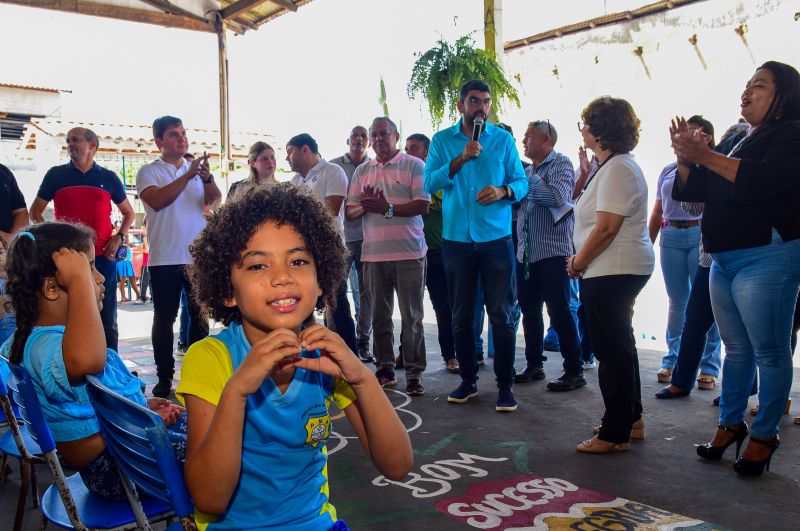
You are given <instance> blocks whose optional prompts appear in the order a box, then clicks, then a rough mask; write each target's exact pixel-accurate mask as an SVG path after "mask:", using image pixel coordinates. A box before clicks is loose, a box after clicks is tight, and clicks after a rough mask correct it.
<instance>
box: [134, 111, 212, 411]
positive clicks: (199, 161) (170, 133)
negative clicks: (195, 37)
mask: <svg viewBox="0 0 800 531" xmlns="http://www.w3.org/2000/svg"><path fill="white" fill-rule="evenodd" d="M153 138H154V139H155V143H156V146H158V148H159V150H161V157H159V158H158V159H157V160H155V161H154V162H152V163H150V164H147V165H145V166H142V168H141V169H139V173H138V174H137V175H136V190H137V191H138V193H139V197H140V198H141V199H142V202H143V203H144V208H145V212H146V214H147V239H148V241H149V243H150V259H149V262H148V269H149V271H150V285H151V287H152V290H153V329H152V342H153V353H154V355H155V362H156V369H157V372H158V383H157V384H156V385H155V386H154V387H153V395H155V396H160V397H166V396H167V395H169V392H170V390H171V388H172V376H173V374H174V373H175V358H174V357H173V350H172V346H173V340H174V336H173V332H172V327H173V325H174V324H175V318H176V317H177V315H178V308H179V306H180V301H181V292H186V293H187V295H188V294H189V292H190V291H191V288H190V286H189V281H188V280H187V278H186V272H185V268H186V266H187V265H188V264H189V263H190V262H191V255H190V254H189V244H190V243H191V242H192V241H193V240H194V239H195V238H196V237H197V235H198V234H200V231H201V230H202V229H203V227H205V226H206V218H205V216H204V215H203V213H204V210H205V207H206V205H210V204H212V203H213V202H214V201H216V200H217V199H219V198H220V197H221V195H222V194H221V193H220V191H219V188H218V187H217V185H216V183H214V176H213V175H211V173H210V172H209V169H208V156H207V155H203V156H202V157H197V158H196V159H195V160H194V161H192V162H189V161H188V160H186V159H184V158H183V156H184V155H185V154H186V152H187V151H188V150H189V140H188V139H187V137H186V129H184V128H183V123H182V122H181V120H180V118H175V117H174V116H162V117H160V118H156V120H155V121H154V122H153ZM188 300H189V341H188V345H191V344H192V343H194V342H195V341H198V340H200V339H203V338H204V337H205V336H207V335H208V323H207V322H205V321H204V320H203V319H202V318H201V316H200V309H199V307H198V306H197V305H196V304H195V303H194V301H193V300H192V297H188Z"/></svg>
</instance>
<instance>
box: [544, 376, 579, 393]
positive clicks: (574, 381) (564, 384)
mask: <svg viewBox="0 0 800 531" xmlns="http://www.w3.org/2000/svg"><path fill="white" fill-rule="evenodd" d="M584 385H586V378H584V377H583V374H567V373H564V374H562V375H561V376H559V377H558V378H557V379H555V380H553V381H551V382H547V388H548V389H550V390H551V391H573V390H575V389H577V388H579V387H583V386H584Z"/></svg>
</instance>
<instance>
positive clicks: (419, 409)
mask: <svg viewBox="0 0 800 531" xmlns="http://www.w3.org/2000/svg"><path fill="white" fill-rule="evenodd" d="M425 327H426V344H427V348H428V363H429V365H428V370H427V372H426V373H425V376H424V384H425V387H426V391H427V392H426V394H425V396H423V397H416V398H413V399H411V398H409V397H407V396H406V395H405V394H404V393H402V392H401V391H402V390H403V389H404V385H405V381H404V378H403V375H402V374H399V375H398V377H399V380H400V383H399V385H398V387H397V388H396V390H390V391H388V394H389V396H390V397H391V399H392V402H393V403H394V404H395V407H396V409H397V411H398V414H399V415H400V417H401V419H402V420H403V422H404V423H405V425H406V426H407V428H408V429H409V432H410V436H411V441H412V444H413V447H414V452H415V463H414V468H413V470H412V474H411V475H409V477H408V478H406V480H405V482H402V483H397V484H393V483H391V482H388V481H386V480H385V479H383V478H382V477H380V475H379V473H378V472H377V470H376V469H375V468H374V467H373V466H372V464H371V463H370V462H369V461H368V460H367V458H366V457H365V454H364V452H363V450H362V449H361V448H360V445H359V444H358V442H357V441H356V440H354V439H353V438H352V432H351V430H350V429H349V425H348V424H347V423H346V421H344V420H335V421H334V425H333V431H334V433H333V434H332V437H331V439H330V441H329V444H328V447H329V452H330V454H331V457H330V464H329V471H330V476H331V500H332V502H333V503H334V505H335V506H336V507H337V509H338V511H339V516H340V518H343V519H344V520H346V521H347V522H348V524H349V525H350V526H351V528H353V529H370V530H372V529H375V530H377V529H380V530H407V529H420V528H421V529H437V530H439V529H441V530H449V529H470V528H481V529H518V530H520V529H531V530H532V529H585V530H588V529H614V530H616V529H676V528H681V529H692V530H698V531H699V530H711V529H736V530H748V529H770V530H772V529H775V530H778V529H781V530H783V529H786V530H796V529H800V426H794V425H792V419H793V418H794V416H795V415H800V370H798V369H795V380H794V381H795V384H794V386H793V388H792V396H793V397H794V402H795V404H794V406H793V408H792V414H791V415H787V416H784V418H783V420H782V423H781V428H782V441H781V447H780V449H779V450H778V451H777V453H776V454H775V458H774V460H773V463H772V466H773V469H772V470H771V471H770V472H768V473H766V474H765V475H764V477H762V478H759V479H744V478H740V477H738V476H737V475H736V474H735V473H734V471H733V468H732V460H733V451H732V449H731V450H730V451H729V453H728V454H726V455H725V457H724V458H723V460H722V461H721V462H719V463H709V462H704V461H702V460H701V459H700V458H698V457H697V456H696V454H695V449H694V446H695V445H696V444H698V443H703V442H706V441H707V440H709V438H710V437H711V436H712V435H713V432H714V429H715V426H716V424H717V422H718V409H717V408H716V407H714V406H713V405H712V403H711V401H712V399H713V398H714V397H715V396H716V392H715V391H695V392H694V393H693V394H692V395H691V396H690V397H688V398H683V399H675V400H668V401H661V400H656V399H655V398H654V397H653V393H654V392H655V391H656V390H658V389H659V388H660V387H661V385H660V384H658V383H657V382H656V377H655V372H656V370H657V368H658V364H659V361H660V359H661V356H662V353H661V352H657V351H652V350H641V351H640V363H641V371H642V395H643V396H642V399H643V402H644V407H645V417H644V418H645V425H646V439H645V440H644V441H639V442H635V443H632V444H631V448H630V451H629V452H627V453H613V454H610V455H585V454H580V453H577V452H576V451H575V445H576V444H577V443H578V442H580V441H581V440H583V439H587V438H589V437H591V428H592V426H594V425H595V424H597V422H598V420H599V418H600V416H601V413H602V398H601V396H600V391H599V388H598V385H597V372H596V371H592V370H589V371H587V372H586V377H587V380H588V385H587V386H586V387H585V388H582V389H579V390H576V391H573V392H569V393H554V392H550V391H547V390H546V388H545V383H544V382H541V381H540V382H533V383H528V384H520V385H517V386H515V393H516V396H517V399H518V401H519V403H520V406H519V409H518V410H517V411H516V412H514V413H509V414H498V413H496V412H495V411H494V401H495V386H494V375H493V371H492V369H491V360H487V366H486V367H485V368H483V369H482V370H481V373H480V377H481V379H480V381H479V390H480V394H479V396H478V397H477V398H476V399H472V400H470V401H469V402H467V403H466V404H462V405H455V404H449V403H447V393H448V392H449V391H451V390H452V389H453V388H455V386H456V385H457V384H458V381H459V378H458V376H457V375H452V374H449V373H447V372H446V371H445V370H444V366H443V364H442V362H441V358H440V357H439V350H438V344H437V343H436V336H435V334H436V329H435V326H433V325H430V324H428V323H426V325H425ZM395 328H396V330H399V322H398V323H396V326H395ZM147 347H149V340H147V339H140V340H132V341H128V342H126V343H125V346H124V347H121V349H120V350H121V351H122V353H123V358H129V360H132V361H131V362H130V364H132V365H137V366H138V368H139V369H140V374H141V373H142V372H144V375H143V376H144V379H145V380H146V381H148V382H152V381H153V378H152V369H153V367H152V352H150V353H149V356H148V350H147ZM523 366H524V356H523V342H522V336H521V335H520V336H518V347H517V368H518V369H521V368H522V367H523ZM545 369H546V371H547V374H548V377H553V378H555V377H557V376H558V375H559V374H560V356H559V355H558V354H557V353H555V354H552V355H550V356H549V360H548V361H547V362H546V365H545ZM148 391H149V390H148ZM753 403H755V400H754V399H751V405H752V404H753ZM12 467H13V468H14V473H13V474H12V475H10V476H9V477H8V481H7V484H6V486H5V488H4V489H3V490H2V492H0V529H11V523H12V521H13V514H14V508H15V504H16V496H17V489H18V484H19V473H18V471H17V465H16V463H12ZM39 480H40V481H39V483H40V485H41V486H42V488H44V487H46V485H47V484H49V482H50V478H49V474H48V471H47V469H46V468H44V467H40V469H39ZM38 523H39V513H38V510H36V509H30V508H29V510H28V511H27V515H26V521H25V529H38ZM51 527H52V526H51ZM157 529H158V528H157Z"/></svg>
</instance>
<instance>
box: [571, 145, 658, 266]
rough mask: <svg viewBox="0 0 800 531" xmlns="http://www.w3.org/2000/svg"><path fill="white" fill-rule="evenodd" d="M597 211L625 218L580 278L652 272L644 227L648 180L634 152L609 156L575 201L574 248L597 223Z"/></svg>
mask: <svg viewBox="0 0 800 531" xmlns="http://www.w3.org/2000/svg"><path fill="white" fill-rule="evenodd" d="M597 212H610V213H612V214H618V215H620V216H623V217H624V218H625V219H624V220H623V221H622V227H620V230H619V233H617V235H616V236H615V237H614V240H613V241H612V242H611V245H609V246H608V247H607V248H606V249H605V250H604V251H603V252H602V253H600V255H599V256H598V257H597V258H595V259H594V260H593V261H592V262H591V263H590V264H589V266H588V267H587V268H586V272H585V273H584V274H583V278H592V277H600V276H606V275H650V274H652V273H653V268H654V266H655V255H654V254H653V244H652V243H651V242H650V236H649V234H648V230H647V182H646V181H645V178H644V174H643V173H642V169H641V168H640V167H639V165H638V164H637V163H636V160H635V159H634V157H633V155H631V154H625V155H616V156H614V157H612V158H610V159H608V160H607V161H606V163H605V164H603V165H602V166H601V167H600V169H599V170H598V171H597V173H596V174H595V176H594V178H593V179H592V180H591V181H590V182H589V185H588V186H587V187H586V189H585V190H584V192H583V194H582V195H581V196H580V198H578V200H577V202H576V203H575V232H574V234H573V241H574V243H575V250H576V252H578V251H580V250H581V248H582V247H583V245H584V243H586V240H587V238H588V237H589V234H590V233H591V232H592V230H594V228H595V226H596V225H597Z"/></svg>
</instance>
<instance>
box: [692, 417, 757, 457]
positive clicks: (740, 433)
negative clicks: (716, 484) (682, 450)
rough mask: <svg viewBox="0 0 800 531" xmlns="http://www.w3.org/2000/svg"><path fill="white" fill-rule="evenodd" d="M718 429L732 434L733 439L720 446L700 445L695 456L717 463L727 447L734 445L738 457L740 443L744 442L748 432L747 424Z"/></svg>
mask: <svg viewBox="0 0 800 531" xmlns="http://www.w3.org/2000/svg"><path fill="white" fill-rule="evenodd" d="M719 429H721V430H723V431H727V432H728V433H732V434H733V437H732V438H731V440H729V441H728V442H727V443H725V444H724V445H722V446H714V445H713V444H711V443H706V444H702V445H700V446H698V447H697V455H699V456H700V457H702V458H703V459H707V460H709V461H719V460H720V459H722V454H724V453H725V450H727V449H728V446H730V445H732V444H733V443H736V457H737V459H738V457H739V451H740V450H741V449H742V441H744V440H745V438H746V437H747V434H748V433H750V431H749V430H748V429H747V423H746V422H742V423H741V424H739V425H738V426H735V427H734V426H720V427H719Z"/></svg>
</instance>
